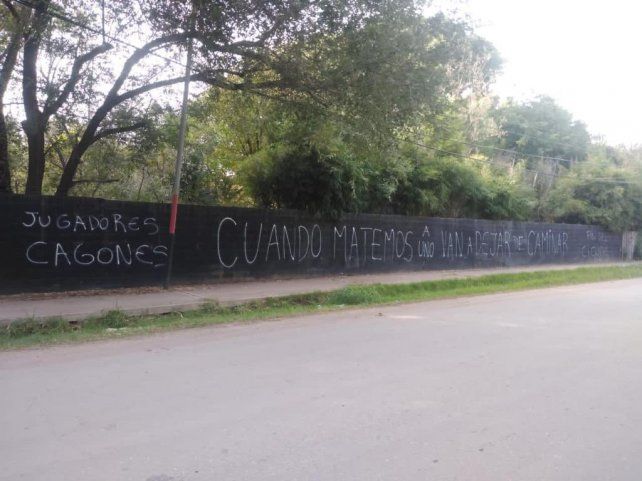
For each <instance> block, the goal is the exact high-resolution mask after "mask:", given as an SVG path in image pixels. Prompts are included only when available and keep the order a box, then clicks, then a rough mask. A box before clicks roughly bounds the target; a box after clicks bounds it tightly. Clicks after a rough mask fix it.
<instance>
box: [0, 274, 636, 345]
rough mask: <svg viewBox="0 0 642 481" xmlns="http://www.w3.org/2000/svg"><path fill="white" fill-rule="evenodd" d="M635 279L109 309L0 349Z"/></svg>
mask: <svg viewBox="0 0 642 481" xmlns="http://www.w3.org/2000/svg"><path fill="white" fill-rule="evenodd" d="M635 277H642V265H640V264H633V265H628V266H615V267H612V266H609V267H582V268H576V269H564V270H554V271H537V272H522V273H514V274H492V275H485V276H481V277H470V278H464V279H447V280H438V281H426V282H415V283H408V284H374V285H359V286H348V287H345V288H342V289H337V290H334V291H329V292H313V293H309V294H298V295H292V296H285V297H277V298H272V299H265V300H263V301H260V302H250V303H246V304H242V305H239V306H235V307H219V306H215V305H210V306H205V307H203V308H201V309H197V310H193V311H187V312H182V313H179V312H176V313H172V314H167V315H161V316H158V315H154V316H127V315H125V314H123V313H122V312H117V311H114V312H110V313H108V314H107V315H105V316H102V317H99V318H94V319H88V320H86V321H84V322H82V323H80V322H68V321H65V320H64V319H48V320H44V321H38V322H37V321H31V320H28V319H26V320H23V321H19V322H14V323H12V324H10V325H8V326H4V327H2V328H0V349H16V348H23V347H29V346H41V345H49V344H59V343H69V342H80V341H91V340H98V339H110V338H119V337H123V336H132V335H137V334H144V333H152V332H160V331H165V330H171V329H184V328H194V327H203V326H209V325H214V324H223V323H229V322H246V321H253V320H258V319H275V318H280V317H285V316H290V315H295V314H304V313H313V312H320V311H327V310H336V309H345V308H350V307H367V306H374V305H385V304H390V303H397V302H413V301H426V300H431V299H442V298H449V297H456V296H470V295H480V294H490V293H494V292H509V291H518V290H524V289H535V288H544V287H553V286H561V285H568V284H580V283H587V282H599V281H608V280H615V279H630V278H635Z"/></svg>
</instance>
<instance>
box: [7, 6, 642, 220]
mask: <svg viewBox="0 0 642 481" xmlns="http://www.w3.org/2000/svg"><path fill="white" fill-rule="evenodd" d="M32 4H33V5H32V6H28V5H25V4H23V3H16V2H13V1H11V0H10V1H7V2H2V3H1V4H0V10H1V11H2V14H3V15H2V21H0V27H1V30H0V51H1V54H0V55H1V56H0V58H1V59H2V71H1V72H0V80H1V82H0V94H2V100H3V106H4V104H5V103H7V104H10V103H12V102H9V101H10V100H12V99H13V100H15V102H14V103H17V104H21V108H20V109H11V110H10V111H9V110H3V111H2V112H0V113H1V114H2V115H1V120H2V124H1V127H2V128H1V129H0V141H1V142H0V147H1V148H0V192H9V191H13V192H27V193H34V194H39V193H45V194H54V193H56V194H58V195H78V196H101V197H106V198H116V199H131V200H149V201H166V200H167V198H168V190H169V186H170V185H171V183H172V175H173V163H174V159H175V148H176V143H177V142H176V141H177V130H178V128H177V126H178V114H177V109H176V105H177V104H176V101H177V99H178V95H177V93H176V92H175V91H172V90H171V88H172V86H173V85H178V84H179V83H180V82H181V81H182V80H183V73H182V70H181V69H182V67H181V66H180V63H181V62H183V61H184V51H185V49H186V46H187V44H188V43H189V42H190V41H191V42H193V43H194V46H195V50H194V51H195V65H194V73H193V74H192V76H191V77H190V78H191V79H192V80H193V81H194V84H195V86H196V88H197V91H198V94H197V95H195V96H194V98H193V99H192V101H191V103H190V108H189V121H188V125H189V134H188V138H187V150H186V158H185V165H184V169H183V172H184V177H183V183H182V193H181V194H182V199H183V200H184V201H186V202H193V203H202V204H226V205H242V206H264V207H269V208H296V209H306V210H308V211H310V212H311V213H313V214H316V215H321V216H330V217H336V216H339V215H340V214H341V213H342V212H372V213H399V214H409V215H429V216H443V217H461V216H465V217H476V218H486V219H518V220H520V219H521V220H527V219H528V220H541V221H560V222H583V223H592V224H599V225H602V226H604V227H606V228H608V229H612V230H616V231H621V230H639V229H641V224H642V160H641V156H642V148H640V147H634V148H623V147H618V148H614V147H609V146H606V145H603V144H601V143H600V142H597V141H593V142H592V141H591V138H590V136H589V134H588V132H587V129H586V126H585V125H584V124H583V123H582V122H580V121H577V120H576V119H573V117H572V115H571V114H570V113H569V112H567V111H565V110H564V109H562V108H561V107H559V106H558V105H557V104H556V103H555V102H554V101H553V100H552V99H550V98H547V97H540V98H537V99H534V100H532V101H529V102H523V103H519V102H515V101H512V100H508V101H503V102H501V101H499V100H498V99H497V98H494V97H492V96H491V95H489V93H488V92H489V86H490V85H491V83H492V82H493V79H494V77H495V75H496V73H497V72H498V70H499V68H500V61H499V56H498V53H497V52H496V51H495V50H494V48H493V46H492V45H490V44H489V43H488V42H487V41H485V40H484V39H482V38H480V37H479V36H478V35H476V33H475V32H474V30H473V29H472V27H471V26H470V25H467V24H466V23H463V22H462V21H459V20H453V19H451V18H448V17H446V16H444V15H441V14H438V15H434V16H432V17H429V18H426V17H424V16H423V14H422V13H421V12H422V6H423V5H422V2H414V1H411V0H407V1H406V0H403V1H395V2H387V1H378V0H376V1H368V2H365V1H354V2H353V1H350V2H348V1H344V0H336V1H330V2H325V1H324V2H316V1H312V2H297V1H286V2H277V1H266V0H261V1H247V0H244V1H242V2H241V1H238V2H237V1H232V2H223V3H221V2H217V1H200V0H191V1H188V0H184V1H176V0H172V1H169V0H168V1H154V2H151V1H141V2H122V1H114V2H107V4H106V7H107V8H106V16H105V22H106V29H107V30H106V32H107V37H101V35H100V34H96V32H95V31H93V32H92V31H88V30H87V29H85V28H83V27H82V25H90V26H94V27H95V26H96V25H98V24H99V20H101V18H100V14H101V12H100V9H98V8H96V5H95V2H88V1H87V0H58V1H51V0H33V2H32ZM67 17H69V18H67ZM69 19H71V22H70V20H69ZM74 22H75V23H74ZM141 26H143V27H144V28H141ZM92 28H93V27H92ZM94 30H95V29H94ZM122 38H130V39H132V41H133V40H136V42H135V43H136V44H138V45H139V46H140V48H137V49H135V48H131V46H127V45H123V44H122V43H119V39H122ZM159 55H160V57H159Z"/></svg>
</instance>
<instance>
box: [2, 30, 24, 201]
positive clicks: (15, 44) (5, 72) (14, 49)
mask: <svg viewBox="0 0 642 481" xmlns="http://www.w3.org/2000/svg"><path fill="white" fill-rule="evenodd" d="M21 38H22V32H21V31H20V29H19V27H18V26H16V29H15V31H14V32H13V33H12V34H11V38H10V39H9V43H8V44H7V47H6V48H5V51H4V52H3V54H4V61H3V62H2V70H0V193H11V167H10V165H9V131H8V129H7V121H6V119H5V117H4V107H3V105H2V102H3V101H4V94H5V93H6V91H7V87H8V86H9V81H10V80H11V75H12V74H13V70H14V68H15V66H16V60H17V59H18V52H19V50H20V45H21Z"/></svg>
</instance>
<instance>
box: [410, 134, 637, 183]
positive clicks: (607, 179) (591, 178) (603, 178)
mask: <svg viewBox="0 0 642 481" xmlns="http://www.w3.org/2000/svg"><path fill="white" fill-rule="evenodd" d="M400 140H401V141H402V142H406V143H409V144H412V145H416V146H417V147H422V148H424V149H428V150H432V151H433V152H439V153H442V154H446V155H451V156H453V157H459V158H461V159H466V160H472V161H474V162H487V163H493V162H494V159H480V158H476V157H471V156H469V155H465V154H460V153H458V152H451V151H448V150H444V149H440V148H438V147H433V146H431V145H426V144H423V143H421V142H416V141H412V140H408V139H400ZM522 170H524V171H526V172H531V173H534V174H538V175H546V176H548V177H559V178H562V177H563V176H560V175H558V174H553V173H550V172H540V171H538V170H533V169H528V168H523V169H522ZM586 180H590V181H598V182H604V183H608V184H617V185H619V184H637V182H633V181H629V180H614V179H610V178H607V177H588V178H586Z"/></svg>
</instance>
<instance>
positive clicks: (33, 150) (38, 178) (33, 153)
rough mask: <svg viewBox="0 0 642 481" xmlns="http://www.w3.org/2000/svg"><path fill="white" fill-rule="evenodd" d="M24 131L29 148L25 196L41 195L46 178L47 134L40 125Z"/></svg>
mask: <svg viewBox="0 0 642 481" xmlns="http://www.w3.org/2000/svg"><path fill="white" fill-rule="evenodd" d="M25 123H26V122H25ZM37 124H39V122H38V123H37ZM24 130H25V133H26V134H27V146H28V147H29V164H28V168H27V185H26V186H25V194H30V195H40V194H42V181H43V180H44V177H45V132H44V129H43V128H41V127H40V126H39V125H36V126H35V127H34V128H33V130H32V129H31V128H30V127H26V126H25V127H24Z"/></svg>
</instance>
